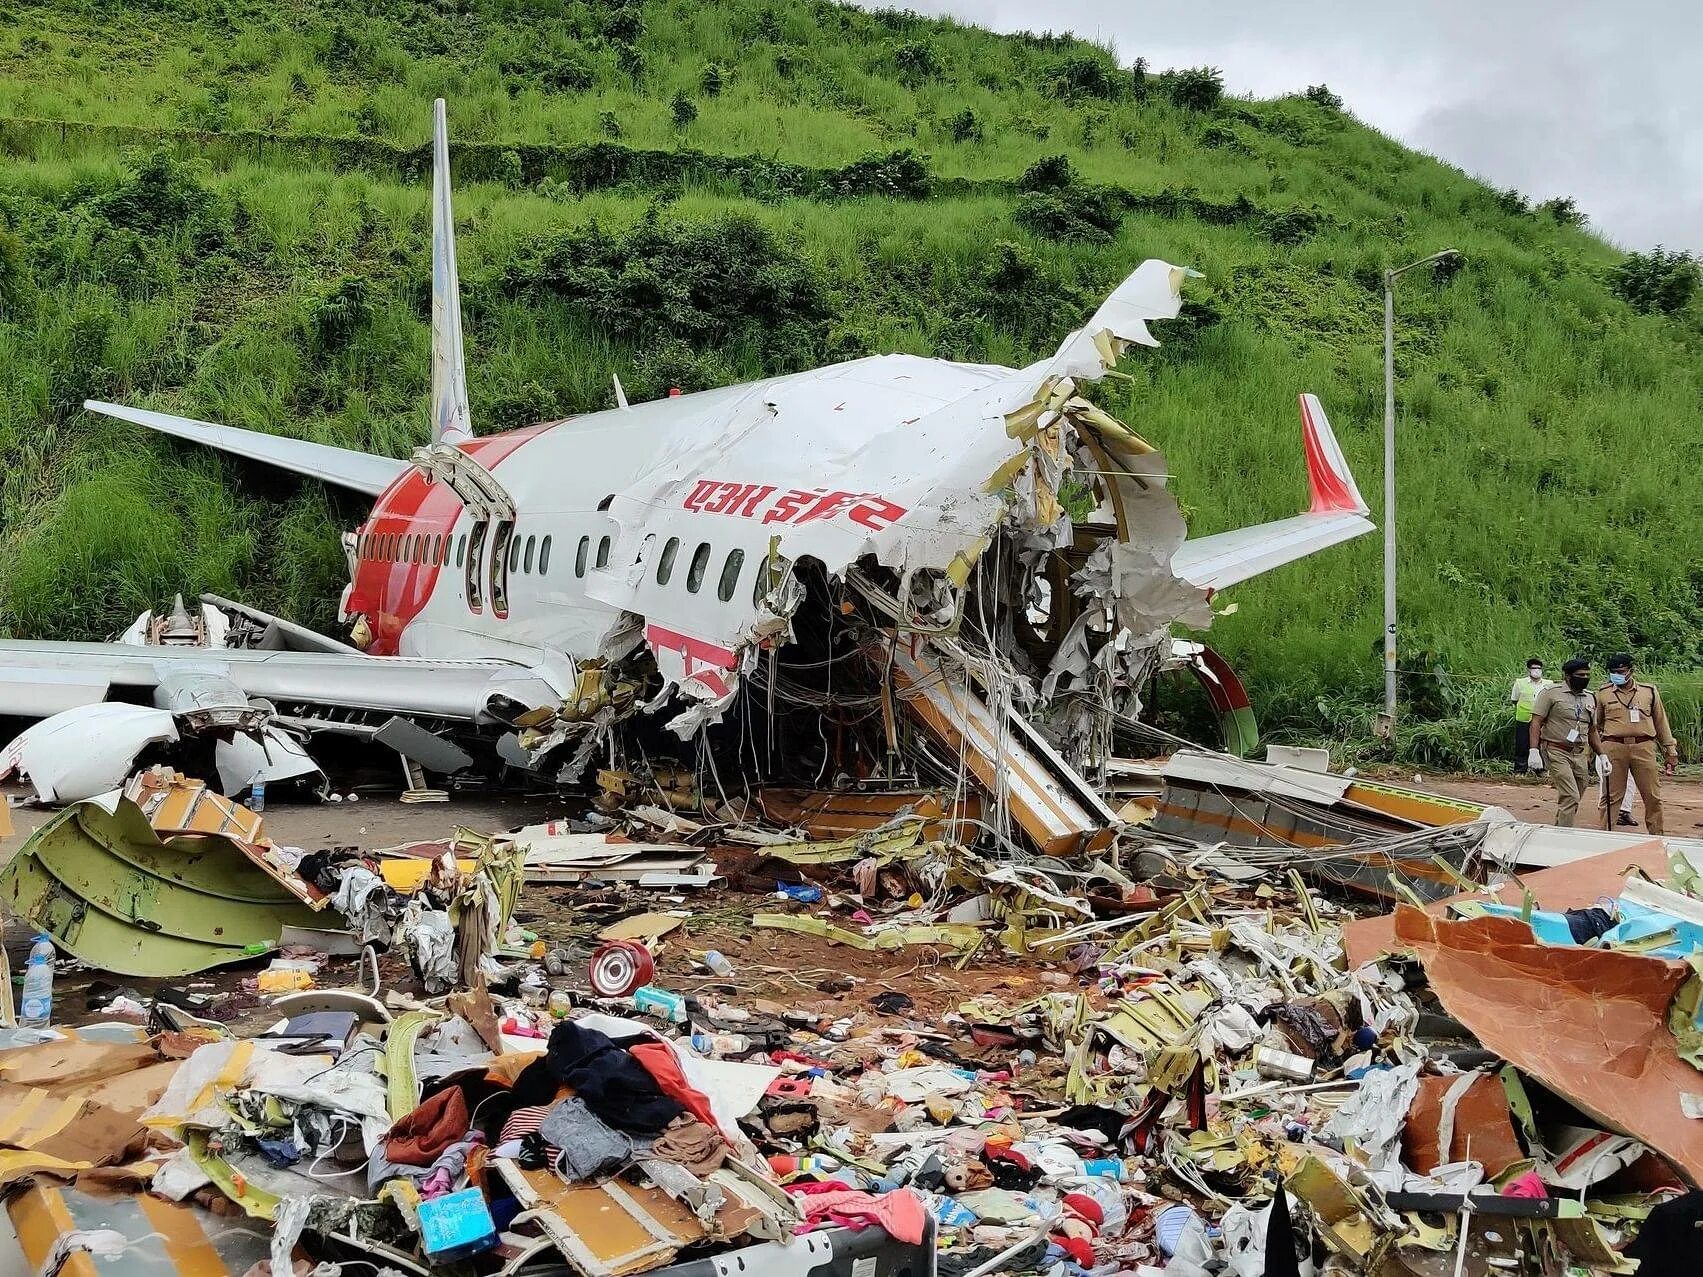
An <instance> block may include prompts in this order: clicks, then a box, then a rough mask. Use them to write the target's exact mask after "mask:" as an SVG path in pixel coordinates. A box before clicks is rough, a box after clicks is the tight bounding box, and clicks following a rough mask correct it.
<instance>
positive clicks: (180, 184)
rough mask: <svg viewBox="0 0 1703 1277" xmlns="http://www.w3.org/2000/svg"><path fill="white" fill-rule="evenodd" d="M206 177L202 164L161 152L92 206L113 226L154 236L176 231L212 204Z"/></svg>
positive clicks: (96, 199)
mask: <svg viewBox="0 0 1703 1277" xmlns="http://www.w3.org/2000/svg"><path fill="white" fill-rule="evenodd" d="M203 175H204V170H203V169H202V168H201V167H200V166H199V165H195V164H190V163H187V162H185V161H183V160H180V159H178V158H177V157H176V156H175V155H172V154H171V153H170V152H169V151H165V150H158V151H155V152H154V153H153V154H151V155H149V156H148V157H147V158H146V159H145V160H143V161H142V163H141V165H140V166H139V167H138V168H137V169H136V171H135V172H134V173H133V174H131V175H130V177H129V178H127V179H126V180H125V181H123V182H121V183H120V184H119V185H118V186H116V187H114V188H113V189H112V190H110V191H107V192H105V193H103V194H101V195H97V196H96V197H95V198H94V200H93V201H92V204H91V207H92V208H93V209H94V211H95V212H96V213H98V214H99V215H100V216H101V217H104V218H105V219H106V220H107V221H109V222H111V223H112V224H113V225H114V226H123V227H127V228H129V229H130V230H135V231H146V232H152V233H158V232H161V231H168V230H174V229H176V228H177V227H179V226H182V225H185V224H186V223H188V222H191V221H193V220H195V219H196V218H198V217H200V216H201V215H202V214H203V213H205V212H206V211H207V209H208V207H209V205H210V204H211V203H212V192H211V191H210V190H209V189H208V187H207V185H206V183H205V182H204V181H203Z"/></svg>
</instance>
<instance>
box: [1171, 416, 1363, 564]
mask: <svg viewBox="0 0 1703 1277" xmlns="http://www.w3.org/2000/svg"><path fill="white" fill-rule="evenodd" d="M1300 407H1301V445H1302V448H1303V449H1304V450H1305V452H1306V457H1307V486H1308V490H1309V497H1310V501H1309V505H1308V509H1307V513H1306V514H1299V515H1296V516H1295V517H1294V518H1290V519H1279V520H1277V521H1276V522H1275V523H1261V524H1258V525H1256V526H1254V527H1251V528H1235V529H1233V530H1232V531H1229V532H1219V533H1217V534H1215V535H1213V536H1206V537H1191V538H1189V539H1188V540H1187V541H1185V542H1183V544H1182V546H1181V547H1180V548H1179V549H1178V550H1177V552H1176V554H1174V555H1173V556H1172V557H1171V571H1173V572H1175V573H1176V574H1177V575H1178V576H1180V577H1182V578H1183V580H1185V581H1187V582H1189V583H1190V584H1191V585H1197V586H1199V587H1200V588H1201V589H1203V590H1222V589H1224V588H1225V587H1227V586H1231V585H1235V584H1237V583H1238V582H1240V581H1246V580H1247V579H1248V578H1249V577H1255V576H1258V575H1259V574H1260V573H1262V572H1269V571H1271V569H1273V568H1278V567H1282V566H1283V565H1284V564H1285V563H1293V562H1295V560H1296V559H1304V558H1306V557H1307V555H1309V554H1316V553H1318V551H1320V550H1324V549H1328V548H1329V547H1330V546H1333V545H1337V544H1340V543H1341V542H1343V541H1348V540H1351V539H1353V538H1354V537H1357V536H1360V535H1361V534H1362V533H1366V532H1370V531H1371V530H1372V528H1373V526H1374V525H1373V523H1372V521H1371V520H1370V519H1368V518H1367V517H1366V515H1367V513H1368V511H1367V506H1366V502H1365V500H1364V498H1362V497H1361V495H1360V487H1359V485H1358V484H1356V483H1355V482H1354V475H1353V473H1352V472H1351V471H1350V470H1349V468H1348V460H1347V458H1346V457H1344V456H1343V453H1342V446H1341V445H1340V444H1339V443H1337V441H1336V435H1335V433H1334V432H1333V431H1332V430H1331V428H1330V418H1328V417H1326V416H1325V410H1324V406H1323V405H1322V404H1320V403H1319V400H1318V396H1316V395H1302V396H1300Z"/></svg>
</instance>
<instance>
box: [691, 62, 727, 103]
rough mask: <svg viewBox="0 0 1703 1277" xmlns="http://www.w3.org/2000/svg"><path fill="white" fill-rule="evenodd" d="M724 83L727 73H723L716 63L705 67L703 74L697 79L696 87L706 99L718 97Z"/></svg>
mask: <svg viewBox="0 0 1703 1277" xmlns="http://www.w3.org/2000/svg"><path fill="white" fill-rule="evenodd" d="M726 83H727V72H725V71H723V70H722V69H721V65H720V64H719V63H716V62H712V63H710V64H709V65H708V66H707V67H705V68H704V74H703V75H702V76H701V77H699V79H698V87H699V88H700V89H702V90H703V91H704V96H705V97H707V98H717V97H720V96H721V91H722V89H723V87H725V85H726Z"/></svg>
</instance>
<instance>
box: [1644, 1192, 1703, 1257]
mask: <svg viewBox="0 0 1703 1277" xmlns="http://www.w3.org/2000/svg"><path fill="white" fill-rule="evenodd" d="M1699 1226H1703V1193H1698V1192H1690V1193H1687V1194H1685V1196H1683V1197H1674V1198H1670V1199H1669V1200H1667V1201H1665V1202H1662V1203H1661V1204H1660V1205H1658V1206H1657V1207H1655V1208H1654V1209H1653V1210H1651V1212H1650V1217H1649V1218H1648V1219H1646V1220H1645V1221H1644V1222H1643V1224H1642V1225H1641V1226H1640V1227H1639V1229H1638V1236H1637V1237H1635V1238H1633V1240H1632V1244H1631V1245H1630V1246H1628V1247H1627V1248H1626V1258H1628V1259H1635V1260H1637V1261H1638V1277H1691V1274H1693V1273H1695V1272H1696V1271H1697V1230H1698V1228H1699Z"/></svg>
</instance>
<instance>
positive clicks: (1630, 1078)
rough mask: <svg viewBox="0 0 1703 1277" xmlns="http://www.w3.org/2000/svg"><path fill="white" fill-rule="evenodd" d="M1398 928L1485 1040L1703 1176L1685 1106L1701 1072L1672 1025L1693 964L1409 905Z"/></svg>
mask: <svg viewBox="0 0 1703 1277" xmlns="http://www.w3.org/2000/svg"><path fill="white" fill-rule="evenodd" d="M1396 937H1397V939H1398V940H1399V941H1401V942H1402V943H1403V944H1404V945H1406V946H1407V947H1410V948H1411V949H1412V950H1413V951H1414V952H1415V953H1416V954H1418V956H1419V959H1420V961H1421V962H1422V963H1423V964H1424V966H1425V974H1426V976H1427V978H1428V979H1429V980H1430V982H1431V988H1432V989H1433V991H1434V992H1435V993H1436V994H1437V997H1438V998H1439V999H1440V1000H1441V1002H1442V1003H1443V1006H1444V1007H1445V1008H1446V1009H1447V1010H1448V1012H1449V1014H1450V1015H1452V1016H1454V1017H1455V1018H1456V1019H1457V1020H1459V1021H1460V1022H1461V1023H1462V1024H1464V1025H1465V1026H1466V1027H1467V1028H1468V1029H1469V1030H1471V1031H1472V1033H1473V1034H1474V1035H1475V1036H1476V1037H1477V1038H1478V1040H1479V1041H1480V1042H1481V1043H1482V1044H1483V1046H1484V1047H1485V1049H1486V1050H1489V1051H1493V1052H1495V1053H1496V1054H1497V1055H1499V1056H1501V1057H1502V1058H1503V1059H1505V1060H1507V1061H1508V1062H1509V1063H1510V1064H1512V1065H1514V1066H1515V1067H1517V1068H1519V1069H1520V1070H1521V1071H1523V1072H1525V1073H1528V1074H1530V1075H1531V1076H1532V1077H1534V1078H1536V1079H1537V1080H1538V1081H1540V1082H1542V1083H1543V1084H1544V1085H1545V1086H1547V1087H1549V1088H1550V1089H1551V1090H1552V1091H1554V1092H1555V1093H1556V1094H1557V1095H1560V1096H1563V1097H1564V1098H1566V1099H1567V1100H1568V1101H1570V1102H1571V1103H1573V1104H1574V1105H1576V1106H1577V1107H1578V1108H1579V1110H1580V1111H1581V1112H1583V1113H1586V1114H1588V1115H1590V1116H1591V1117H1594V1118H1596V1119H1597V1120H1598V1121H1600V1122H1604V1123H1606V1124H1608V1125H1609V1126H1611V1127H1613V1128H1614V1129H1616V1130H1620V1131H1624V1132H1626V1133H1627V1134H1628V1135H1631V1136H1633V1137H1634V1138H1636V1139H1638V1140H1641V1141H1643V1142H1644V1143H1645V1144H1646V1145H1647V1146H1649V1147H1650V1148H1652V1149H1654V1150H1655V1151H1656V1152H1658V1153H1660V1154H1661V1155H1662V1156H1663V1157H1665V1158H1667V1159H1668V1161H1669V1162H1671V1163H1672V1164H1673V1166H1674V1168H1675V1169H1676V1170H1678V1171H1679V1172H1680V1173H1681V1174H1682V1175H1683V1176H1684V1177H1685V1178H1686V1179H1687V1181H1689V1182H1690V1183H1691V1184H1692V1185H1693V1186H1695V1185H1697V1184H1698V1183H1699V1182H1700V1180H1703V1123H1698V1122H1694V1121H1689V1120H1687V1119H1686V1118H1685V1116H1684V1115H1683V1113H1682V1112H1681V1110H1680V1096H1681V1095H1683V1094H1685V1093H1686V1092H1687V1091H1692V1090H1696V1089H1698V1084H1699V1081H1700V1079H1703V1074H1699V1072H1698V1071H1697V1070H1696V1069H1695V1068H1693V1067H1692V1066H1691V1065H1690V1064H1688V1063H1686V1062H1685V1061H1684V1060H1683V1059H1682V1058H1681V1057H1680V1053H1679V1044H1678V1043H1677V1042H1676V1040H1675V1038H1674V1036H1673V1033H1672V1032H1671V1031H1670V1030H1669V1028H1668V1015H1669V1011H1670V1008H1671V1006H1672V1005H1673V1002H1674V999H1675V996H1676V995H1677V994H1678V993H1679V992H1680V988H1681V986H1682V985H1683V984H1684V983H1685V982H1686V980H1687V978H1688V977H1690V976H1691V974H1692V972H1691V968H1690V967H1689V966H1688V965H1686V964H1685V963H1680V962H1667V961H1664V960H1662V959H1660V958H1648V957H1641V956H1638V955H1634V954H1627V953H1618V952H1615V951H1613V950H1606V949H1581V948H1577V947H1566V948H1562V947H1557V946H1553V945H1545V944H1540V943H1538V941H1537V940H1536V939H1535V938H1534V937H1533V935H1532V931H1531V928H1530V927H1529V926H1527V925H1526V924H1525V923H1523V922H1520V921H1518V920H1516V919H1513V918H1497V917H1485V918H1473V919H1469V920H1467V921H1463V922H1448V921H1444V920H1443V919H1441V918H1436V917H1433V916H1431V915H1430V914H1428V913H1425V912H1423V911H1422V910H1419V909H1414V908H1411V907H1407V906H1404V907H1402V908H1401V909H1398V910H1397V911H1396Z"/></svg>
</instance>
